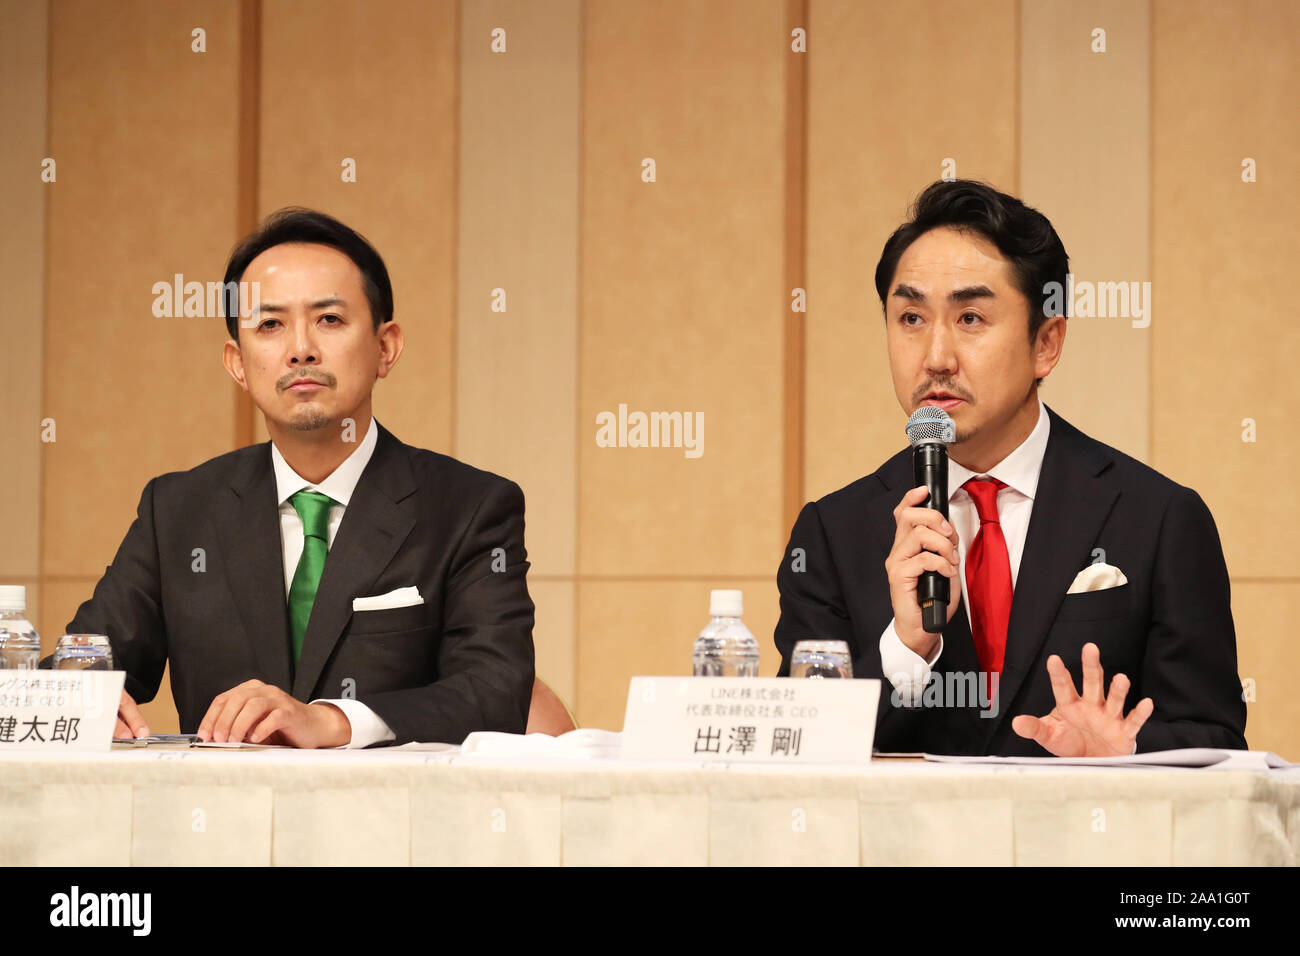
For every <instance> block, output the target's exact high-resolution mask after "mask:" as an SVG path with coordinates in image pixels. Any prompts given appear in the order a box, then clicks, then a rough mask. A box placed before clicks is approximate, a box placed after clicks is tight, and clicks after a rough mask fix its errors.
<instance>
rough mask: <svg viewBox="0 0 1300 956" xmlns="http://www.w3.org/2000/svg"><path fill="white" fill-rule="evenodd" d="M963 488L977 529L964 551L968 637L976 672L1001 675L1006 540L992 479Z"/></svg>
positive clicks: (1006, 611)
mask: <svg viewBox="0 0 1300 956" xmlns="http://www.w3.org/2000/svg"><path fill="white" fill-rule="evenodd" d="M962 487H963V488H965V489H966V492H967V493H968V494H969V495H970V496H971V500H972V501H974V502H975V510H976V511H977V512H978V513H979V516H980V530H979V533H978V534H977V535H975V540H974V541H973V542H972V543H971V546H970V550H969V551H967V552H966V594H967V595H968V596H969V597H970V617H971V636H972V637H973V638H974V639H975V652H976V653H977V654H978V655H979V660H980V669H981V670H983V671H985V672H986V673H990V674H998V675H1001V673H1002V658H1003V655H1004V654H1005V653H1006V649H1007V624H1008V623H1009V622H1010V620H1011V559H1010V558H1009V557H1007V539H1006V538H1005V537H1003V536H1002V524H1001V523H1000V522H999V521H998V489H999V488H1005V487H1006V485H1004V484H1003V483H1002V482H1000V481H998V480H997V479H996V478H972V479H970V480H969V481H967V482H966V483H965V484H964V485H962Z"/></svg>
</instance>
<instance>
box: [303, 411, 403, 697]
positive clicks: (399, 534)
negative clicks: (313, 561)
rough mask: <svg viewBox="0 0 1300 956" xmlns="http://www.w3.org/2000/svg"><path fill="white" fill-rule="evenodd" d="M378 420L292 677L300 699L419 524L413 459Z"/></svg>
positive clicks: (332, 547)
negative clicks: (358, 603) (356, 606)
mask: <svg viewBox="0 0 1300 956" xmlns="http://www.w3.org/2000/svg"><path fill="white" fill-rule="evenodd" d="M375 424H376V427H378V428H379V436H378V441H377V443H376V445H375V451H374V454H372V455H371V457H370V461H369V462H368V463H367V465H366V468H365V471H363V472H362V473H361V479H360V480H359V481H358V482H357V487H356V490H355V491H353V493H352V499H351V501H349V502H348V506H347V510H346V511H344V512H343V522H342V523H341V524H340V525H339V530H338V534H337V535H336V536H335V538H334V543H333V545H332V546H331V547H330V550H329V555H328V557H327V558H326V559H325V570H324V571H323V572H322V573H321V579H320V586H319V588H318V589H317V591H316V603H315V605H314V606H313V607H312V611H311V618H310V620H308V622H307V633H306V635H305V637H304V638H303V646H302V657H301V658H300V659H299V661H298V668H297V671H296V673H295V674H294V679H293V695H294V696H295V697H297V698H298V699H299V700H309V699H310V696H309V695H311V694H312V692H313V689H314V688H315V686H316V683H317V682H318V681H319V680H320V676H321V673H322V672H323V671H324V669H325V665H326V663H327V662H328V661H329V658H330V655H331V654H333V653H334V648H335V646H336V645H337V644H338V642H339V638H340V637H342V635H343V629H344V628H345V627H346V626H347V624H348V621H349V620H350V619H351V617H352V599H353V598H354V597H358V596H363V595H366V594H369V593H370V590H371V587H372V586H373V585H374V583H375V581H376V579H377V578H378V577H379V575H380V573H381V572H382V571H383V570H384V569H385V568H386V567H388V565H389V563H390V562H391V561H392V560H393V556H394V555H395V554H397V551H398V549H399V548H400V547H401V546H402V543H403V542H404V541H405V540H406V538H407V536H408V535H409V534H410V533H411V529H412V528H413V527H415V509H414V503H413V501H411V500H410V495H411V494H412V493H413V492H414V491H415V476H414V475H413V474H412V473H411V466H410V463H409V462H408V461H407V459H406V456H405V455H403V454H402V444H401V442H399V441H398V440H397V439H396V438H394V437H393V435H392V434H391V433H390V432H389V431H388V430H387V429H385V428H383V427H382V426H380V425H379V423H378V422H376V423H375ZM282 590H283V588H282ZM282 603H283V602H282ZM286 641H287V638H286Z"/></svg>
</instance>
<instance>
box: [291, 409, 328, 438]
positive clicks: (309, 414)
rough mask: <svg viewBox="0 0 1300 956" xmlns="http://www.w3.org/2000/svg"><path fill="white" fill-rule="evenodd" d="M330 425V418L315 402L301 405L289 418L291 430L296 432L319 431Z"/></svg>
mask: <svg viewBox="0 0 1300 956" xmlns="http://www.w3.org/2000/svg"><path fill="white" fill-rule="evenodd" d="M329 423H330V420H329V416H327V415H326V414H325V412H324V410H323V409H322V408H321V407H320V406H319V405H317V404H316V403H315V402H311V403H309V404H306V405H299V406H298V407H297V408H295V409H294V410H293V414H292V415H290V416H289V423H288V424H289V428H290V429H291V430H293V431H296V432H314V431H319V430H320V429H322V428H324V427H325V426H327V425H328V424H329Z"/></svg>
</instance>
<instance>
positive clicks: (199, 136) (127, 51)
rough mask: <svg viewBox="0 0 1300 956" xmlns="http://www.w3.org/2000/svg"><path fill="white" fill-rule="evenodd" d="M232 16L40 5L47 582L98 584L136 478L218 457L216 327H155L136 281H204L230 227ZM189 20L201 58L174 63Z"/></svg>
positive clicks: (221, 419)
mask: <svg viewBox="0 0 1300 956" xmlns="http://www.w3.org/2000/svg"><path fill="white" fill-rule="evenodd" d="M237 12H238V11H237V8H236V7H234V6H233V5H231V4H227V3H222V2H218V0H211V2H203V3H196V4H189V5H186V6H180V5H173V4H157V3H150V2H147V0H130V2H124V3H118V4H111V5H108V4H100V3H93V2H82V0H58V2H55V3H54V4H53V6H52V16H51V21H50V27H51V44H50V92H49V96H50V106H51V108H50V155H51V156H52V157H53V158H54V159H55V160H56V161H57V163H58V182H57V184H55V185H54V186H52V187H51V189H50V191H49V192H48V194H47V195H48V201H49V219H48V224H49V234H48V250H47V256H48V260H47V262H48V273H47V275H48V292H47V315H46V323H47V324H46V339H45V342H46V361H45V408H44V411H45V414H46V415H48V416H50V417H52V418H53V419H54V420H55V425H56V429H57V430H56V437H57V440H56V441H54V442H51V443H50V444H48V445H46V446H45V469H46V470H45V494H46V500H47V501H48V502H49V503H50V507H48V508H47V509H46V510H45V513H44V521H43V534H44V558H43V571H44V573H45V574H46V575H47V576H77V575H82V576H85V575H91V576H97V575H99V574H100V573H102V571H103V569H104V566H105V565H106V564H108V562H109V560H110V559H111V558H112V556H113V554H114V553H115V552H116V550H117V547H118V545H119V544H120V543H121V540H122V537H123V535H125V533H126V530H127V527H128V526H129V525H130V522H131V520H132V518H133V517H134V516H135V510H136V505H137V503H138V501H139V499H140V492H141V489H142V488H143V487H144V484H145V482H147V481H148V480H149V479H150V478H152V477H154V476H155V475H158V474H160V473H162V472H166V471H173V470H176V469H183V468H190V467H193V466H194V465H197V464H199V463H200V462H202V461H205V460H206V459H208V458H211V457H212V456H214V455H217V454H220V453H221V452H224V451H226V450H228V448H229V444H230V443H229V436H230V434H231V430H232V424H233V422H232V402H231V398H230V396H231V389H232V387H233V386H232V385H231V383H230V381H229V379H228V377H227V376H226V373H225V370H224V369H223V368H222V367H221V361H220V355H221V343H222V341H223V340H224V338H225V334H224V332H223V331H222V328H223V325H222V321H221V319H220V318H219V317H209V318H186V317H173V318H157V317H155V316H154V314H153V305H154V298H155V295H154V292H153V286H154V283H156V282H168V281H171V280H172V277H173V275H174V274H176V273H181V274H182V275H184V276H185V277H186V279H194V280H198V281H208V280H220V278H221V269H222V266H223V264H224V256H225V253H226V250H227V249H228V248H229V245H230V242H231V238H232V235H233V232H234V210H235V175H234V173H235V150H234V146H233V141H234V131H235V128H236V102H235V91H236V89H237V78H236V75H235V62H236V58H235V56H234V55H233V53H232V51H233V49H234V48H235V40H236V29H237V23H236V15H237ZM200 26H201V27H203V28H204V29H205V30H206V31H207V52H206V53H195V52H191V35H190V31H191V30H192V29H193V28H195V27H200ZM64 623H66V622H64Z"/></svg>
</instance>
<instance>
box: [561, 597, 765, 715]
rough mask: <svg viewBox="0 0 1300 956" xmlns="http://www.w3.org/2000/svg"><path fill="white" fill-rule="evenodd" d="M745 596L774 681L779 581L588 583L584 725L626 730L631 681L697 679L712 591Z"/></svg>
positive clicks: (582, 648)
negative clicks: (694, 667)
mask: <svg viewBox="0 0 1300 956" xmlns="http://www.w3.org/2000/svg"><path fill="white" fill-rule="evenodd" d="M714 588H740V589H741V590H743V591H744V592H745V616H744V621H745V626H746V627H748V628H749V630H750V631H751V632H752V633H753V635H754V636H755V637H756V638H758V648H759V668H758V672H759V675H760V676H762V677H775V676H776V671H777V668H778V667H779V666H780V664H781V656H780V655H779V654H778V653H777V651H776V645H775V644H774V643H773V642H772V633H773V632H774V631H775V630H776V622H777V618H778V617H780V605H779V596H778V593H777V589H776V579H775V577H772V578H771V579H769V580H766V581H752V580H736V579H734V578H724V577H714V578H701V579H699V580H692V581H669V580H659V581H583V583H582V584H581V585H580V587H579V591H578V595H579V607H578V622H579V626H580V630H579V634H580V635H581V639H580V641H579V644H578V651H579V654H578V694H577V708H576V709H577V713H578V719H579V721H580V723H581V724H582V725H583V726H584V727H598V728H600V729H602V730H622V729H623V713H624V711H625V709H626V705H627V686H628V681H629V680H630V679H631V678H632V677H635V676H638V675H661V674H681V675H684V676H689V675H690V673H691V652H692V651H693V649H694V646H695V638H696V635H698V634H699V633H700V631H702V630H703V629H704V625H706V624H708V623H709V591H710V590H712V589H714Z"/></svg>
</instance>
